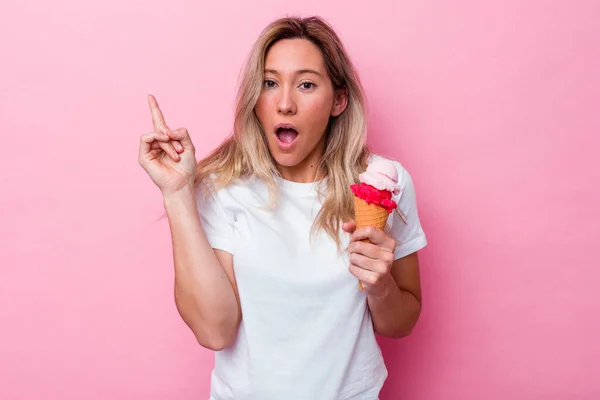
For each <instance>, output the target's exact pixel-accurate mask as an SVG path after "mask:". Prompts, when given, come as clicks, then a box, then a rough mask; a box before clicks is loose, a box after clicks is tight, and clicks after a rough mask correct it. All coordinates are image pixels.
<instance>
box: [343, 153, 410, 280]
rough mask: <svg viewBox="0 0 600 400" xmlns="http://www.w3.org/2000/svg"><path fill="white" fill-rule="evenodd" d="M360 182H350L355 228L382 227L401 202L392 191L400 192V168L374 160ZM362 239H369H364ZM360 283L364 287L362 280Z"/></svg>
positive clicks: (386, 162) (360, 177) (365, 240)
mask: <svg viewBox="0 0 600 400" xmlns="http://www.w3.org/2000/svg"><path fill="white" fill-rule="evenodd" d="M358 179H359V180H360V184H352V185H350V190H352V193H354V220H355V222H356V228H357V229H358V228H361V227H364V226H374V227H376V228H378V229H381V230H383V229H384V228H385V224H386V222H387V219H388V217H389V215H390V213H391V212H392V211H393V210H394V209H395V208H396V207H397V206H398V205H397V204H396V202H395V201H394V200H392V196H393V195H397V194H398V193H400V190H401V189H400V186H399V185H398V170H397V169H396V166H395V165H394V163H393V162H391V161H389V160H385V159H384V160H375V161H373V162H371V163H369V166H368V167H367V170H366V171H365V172H363V173H362V174H360V175H359V176H358ZM362 241H363V242H366V243H370V240H368V239H364V240H362ZM358 287H359V288H360V290H363V289H364V288H363V285H362V282H361V281H360V280H359V281H358Z"/></svg>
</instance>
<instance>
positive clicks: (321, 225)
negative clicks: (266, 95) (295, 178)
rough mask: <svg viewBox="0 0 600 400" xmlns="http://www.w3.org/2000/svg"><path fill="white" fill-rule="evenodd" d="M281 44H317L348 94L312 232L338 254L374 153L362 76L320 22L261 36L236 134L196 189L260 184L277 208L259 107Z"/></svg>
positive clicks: (201, 173)
mask: <svg viewBox="0 0 600 400" xmlns="http://www.w3.org/2000/svg"><path fill="white" fill-rule="evenodd" d="M281 39H306V40H309V41H311V42H312V43H313V44H315V45H316V46H317V47H318V48H319V49H320V50H321V52H322V54H323V57H324V59H325V66H326V69H327V72H328V74H329V77H330V79H331V82H332V84H333V87H334V90H336V91H337V90H346V91H347V96H348V105H347V107H346V109H345V110H344V112H342V113H341V115H339V116H337V117H331V118H330V122H329V125H328V128H327V132H326V135H327V138H326V149H325V153H324V155H323V157H322V158H321V160H320V163H319V165H318V168H317V171H323V172H324V174H325V176H326V177H327V179H326V189H327V190H326V196H325V197H324V200H323V205H322V207H321V209H320V211H319V213H318V215H317V216H316V218H315V221H314V224H313V229H312V231H313V232H314V231H315V230H319V229H324V230H325V231H326V232H327V233H328V234H329V235H330V236H331V237H332V238H333V239H334V240H335V242H336V244H337V246H338V249H339V248H340V238H339V232H340V229H341V224H342V223H343V222H345V221H349V220H351V219H353V218H354V200H353V194H352V192H351V191H350V189H349V185H350V184H351V183H357V182H358V175H359V173H361V172H362V171H364V170H365V168H366V166H367V162H368V159H369V157H370V155H371V152H370V150H369V148H368V146H367V144H366V118H365V114H366V112H365V98H364V94H363V89H362V86H361V83H360V80H359V77H358V74H357V73H356V70H355V69H354V66H353V65H352V62H351V61H350V58H349V57H348V55H347V53H346V50H345V49H344V46H343V45H342V42H341V40H340V38H339V37H338V35H337V34H336V33H335V32H334V30H333V29H332V28H331V26H329V25H328V24H327V23H326V22H325V21H323V20H322V19H321V18H319V17H314V16H313V17H308V18H296V17H286V18H281V19H278V20H276V21H274V22H272V23H271V24H270V25H268V26H267V27H266V28H265V29H264V30H263V31H262V32H261V34H260V35H259V37H258V39H257V41H256V42H255V44H254V46H253V48H252V50H251V52H250V55H249V57H248V59H247V61H246V63H245V65H244V68H243V70H242V76H241V78H242V79H241V82H240V85H239V90H238V94H237V106H236V110H235V120H234V124H233V133H232V135H231V136H230V137H228V138H227V139H226V140H225V141H224V142H223V143H222V144H221V145H220V146H219V147H217V148H216V149H215V150H214V151H212V152H211V153H210V154H209V155H208V156H206V157H205V158H204V159H202V160H201V161H199V162H198V165H197V169H196V178H195V184H196V187H198V185H200V184H201V183H202V182H204V181H210V187H211V189H212V190H218V189H219V188H222V187H225V186H227V185H229V184H230V183H232V182H234V181H235V180H237V179H238V178H247V177H251V178H258V179H261V180H262V181H264V182H265V184H266V185H267V187H268V189H269V196H270V198H271V205H273V204H275V203H276V198H277V193H278V186H277V177H278V176H280V175H279V171H278V170H277V168H276V166H275V163H274V160H273V157H272V156H271V153H270V151H269V148H268V146H267V141H266V137H265V133H264V130H263V129H262V126H261V124H260V123H259V121H258V119H257V117H256V115H255V113H254V107H255V105H256V103H257V101H258V98H259V96H260V94H261V91H262V88H263V80H264V66H265V57H266V54H267V52H268V50H269V49H270V47H271V46H272V45H273V44H274V43H275V42H277V41H278V40H281ZM207 192H208V191H207Z"/></svg>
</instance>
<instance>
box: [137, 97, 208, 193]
mask: <svg viewBox="0 0 600 400" xmlns="http://www.w3.org/2000/svg"><path fill="white" fill-rule="evenodd" d="M148 104H149V106H150V112H151V114H152V123H153V125H154V132H150V133H147V134H144V135H142V136H141V137H140V148H139V159H138V161H139V163H140V165H141V166H142V168H144V170H146V172H147V173H148V175H149V176H150V178H151V179H152V181H153V182H154V183H155V184H156V186H158V188H159V189H160V191H161V192H162V193H163V195H167V194H172V193H177V192H178V191H180V190H181V189H184V188H193V184H194V177H195V173H196V164H197V161H196V154H195V152H196V150H195V148H194V145H193V143H192V140H191V139H190V135H189V133H188V131H187V129H185V128H178V129H175V130H171V129H169V127H168V126H167V124H166V123H165V119H164V117H163V115H162V112H161V111H160V108H159V106H158V103H157V101H156V99H155V98H154V96H152V95H148Z"/></svg>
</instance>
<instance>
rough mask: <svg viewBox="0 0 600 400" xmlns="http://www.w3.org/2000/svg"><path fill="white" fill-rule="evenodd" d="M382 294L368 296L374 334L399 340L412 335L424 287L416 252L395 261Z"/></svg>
mask: <svg viewBox="0 0 600 400" xmlns="http://www.w3.org/2000/svg"><path fill="white" fill-rule="evenodd" d="M384 287H385V290H383V291H382V294H381V295H379V294H373V295H369V296H368V297H367V302H368V304H369V310H370V311H371V316H372V318H373V327H374V328H375V331H376V332H377V333H379V334H380V335H382V336H387V337H392V338H399V337H403V336H407V335H409V334H410V333H411V332H412V330H413V328H414V326H415V324H416V323H417V320H418V319H419V315H420V314H421V284H420V278H419V260H418V256H417V253H416V252H415V253H412V254H409V255H407V256H406V257H402V258H399V259H398V260H395V261H394V262H393V264H392V268H391V271H390V274H389V275H387V276H386V278H385V279H384Z"/></svg>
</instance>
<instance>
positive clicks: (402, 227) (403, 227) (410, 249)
mask: <svg viewBox="0 0 600 400" xmlns="http://www.w3.org/2000/svg"><path fill="white" fill-rule="evenodd" d="M394 164H395V165H396V167H397V168H398V176H399V179H398V181H399V183H400V188H401V191H400V194H399V195H398V196H399V198H397V199H395V200H396V203H397V204H398V211H400V214H401V215H402V216H403V218H404V221H403V220H402V219H401V218H400V217H399V216H398V214H397V213H396V211H394V212H393V213H392V218H391V220H392V221H391V227H390V228H389V229H390V231H389V232H390V236H392V237H393V238H394V239H395V240H396V243H397V244H396V250H395V251H394V259H395V260H397V259H398V258H402V257H404V256H407V255H409V254H411V253H414V252H415V251H418V250H421V249H422V248H423V247H425V246H426V245H427V239H426V237H425V232H424V231H423V227H422V226H421V221H420V219H419V213H418V210H417V196H416V193H415V186H414V183H413V180H412V177H411V176H410V174H409V173H408V171H407V170H406V169H405V168H404V167H402V166H401V165H400V164H399V163H397V162H394Z"/></svg>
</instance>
